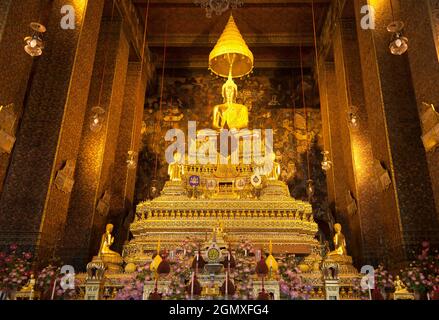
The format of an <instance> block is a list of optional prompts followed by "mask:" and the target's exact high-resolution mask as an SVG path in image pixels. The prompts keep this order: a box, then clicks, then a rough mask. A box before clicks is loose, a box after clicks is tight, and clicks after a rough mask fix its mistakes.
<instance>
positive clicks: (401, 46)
mask: <svg viewBox="0 0 439 320" xmlns="http://www.w3.org/2000/svg"><path fill="white" fill-rule="evenodd" d="M403 29H404V22H402V21H394V22H392V23H391V24H389V25H388V26H387V31H389V32H390V33H392V38H391V40H390V44H389V49H390V52H391V53H392V54H393V55H395V56H401V55H403V54H404V53H406V52H407V50H408V48H409V46H408V42H409V40H408V39H407V37H404V35H403V32H402V31H403Z"/></svg>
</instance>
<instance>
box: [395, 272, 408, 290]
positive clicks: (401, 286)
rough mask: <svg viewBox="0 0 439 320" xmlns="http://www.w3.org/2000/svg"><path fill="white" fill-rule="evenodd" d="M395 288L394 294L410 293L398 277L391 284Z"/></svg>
mask: <svg viewBox="0 0 439 320" xmlns="http://www.w3.org/2000/svg"><path fill="white" fill-rule="evenodd" d="M393 284H394V286H395V293H396V294H409V293H410V292H409V291H408V290H407V286H406V285H405V283H404V282H403V281H402V280H401V279H400V277H399V276H396V278H395V281H394V282H393Z"/></svg>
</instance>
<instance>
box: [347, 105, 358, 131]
mask: <svg viewBox="0 0 439 320" xmlns="http://www.w3.org/2000/svg"><path fill="white" fill-rule="evenodd" d="M348 124H349V126H350V127H351V128H352V129H356V128H358V127H359V126H360V119H359V117H358V112H357V108H356V107H355V106H351V107H350V108H349V111H348Z"/></svg>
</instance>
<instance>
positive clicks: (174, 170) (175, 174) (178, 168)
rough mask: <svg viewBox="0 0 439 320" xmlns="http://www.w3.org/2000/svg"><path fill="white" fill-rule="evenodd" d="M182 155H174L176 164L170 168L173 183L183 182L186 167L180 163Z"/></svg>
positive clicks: (172, 164) (171, 164) (173, 163)
mask: <svg viewBox="0 0 439 320" xmlns="http://www.w3.org/2000/svg"><path fill="white" fill-rule="evenodd" d="M180 160H181V154H180V153H179V152H178V151H177V152H176V153H175V154H174V162H172V163H170V164H169V166H168V175H169V179H170V180H171V181H181V177H182V175H183V174H184V167H183V165H182V164H181V163H180Z"/></svg>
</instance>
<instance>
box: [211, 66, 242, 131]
mask: <svg viewBox="0 0 439 320" xmlns="http://www.w3.org/2000/svg"><path fill="white" fill-rule="evenodd" d="M222 96H223V99H224V103H223V104H220V105H217V106H215V108H214V110H213V127H214V128H215V129H238V130H239V129H244V128H247V126H248V109H247V107H246V106H245V105H242V104H238V103H236V98H237V96H238V86H237V85H236V83H235V82H234V81H233V78H232V76H231V74H229V78H228V80H227V81H226V83H224V85H223V88H222Z"/></svg>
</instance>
